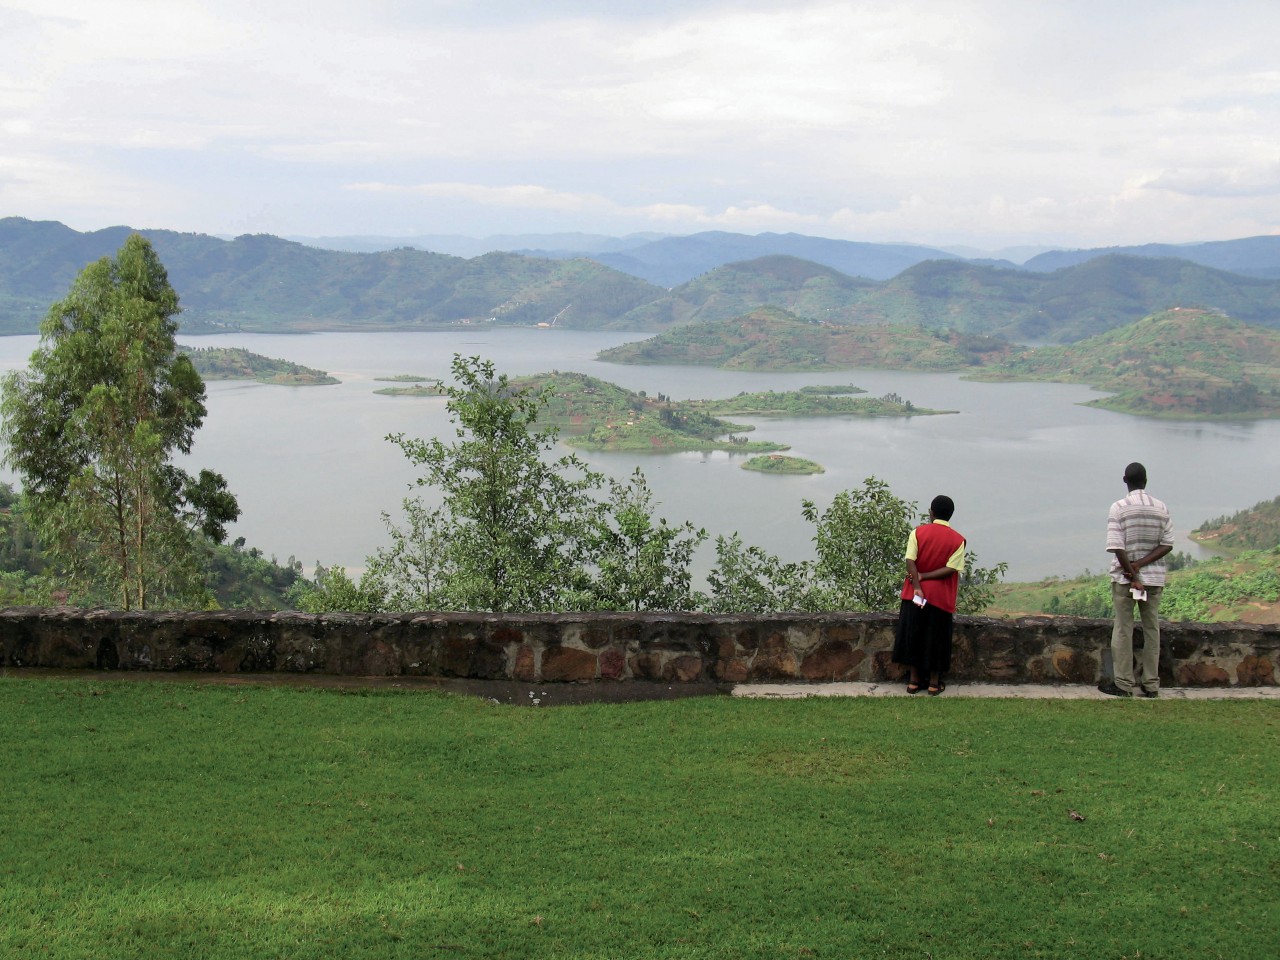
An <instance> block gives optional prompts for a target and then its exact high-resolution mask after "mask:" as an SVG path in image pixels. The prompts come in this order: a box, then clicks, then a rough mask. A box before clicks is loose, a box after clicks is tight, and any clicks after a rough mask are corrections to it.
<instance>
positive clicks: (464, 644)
mask: <svg viewBox="0 0 1280 960" xmlns="http://www.w3.org/2000/svg"><path fill="white" fill-rule="evenodd" d="M894 622H895V616H894V615H893V614H879V613H873V614H812V615H787V616H754V617H746V616H709V615H704V614H528V615H502V616H498V615H488V614H467V613H422V614H405V615H398V616H376V615H364V614H326V615H318V616H313V615H310V614H302V613H294V612H287V613H255V612H244V611H231V612H212V613H208V612H200V613H191V612H184V613H153V612H141V613H123V612H120V611H106V610H80V609H72V608H49V609H46V608H31V607H15V608H10V609H6V610H3V611H0V640H2V642H3V655H4V659H3V665H4V666H6V667H45V668H57V669H101V670H166V671H182V670H190V671H206V672H221V673H273V672H281V673H299V674H334V675H344V676H383V677H385V676H418V677H462V678H471V679H482V680H518V681H525V682H530V683H554V682H586V681H613V682H616V681H628V680H643V681H662V682H666V683H690V682H717V683H742V682H752V681H768V682H778V681H794V682H799V683H803V682H817V681H840V680H864V681H888V680H897V679H900V677H901V676H902V671H901V669H900V668H898V667H897V666H895V665H894V664H892V663H891V662H890V659H889V657H890V650H891V648H892V645H893V628H894ZM1110 638H1111V622H1110V621H1109V620H1086V619H1080V618H1075V617H1027V618H1022V619H1018V620H994V619H989V618H984V617H957V618H956V632H955V656H954V663H953V670H952V672H951V677H952V678H953V679H956V680H962V681H963V680H970V681H988V682H1001V683H1055V682H1062V683H1096V682H1097V681H1098V680H1099V679H1100V678H1101V677H1102V676H1103V674H1104V672H1106V670H1105V668H1106V666H1107V662H1108V660H1109V657H1110ZM1162 639H1163V643H1162V646H1163V647H1164V650H1163V654H1164V656H1163V657H1162V665H1161V674H1162V676H1163V678H1164V681H1165V682H1166V683H1174V684H1178V685H1181V686H1258V685H1267V686H1272V685H1275V684H1276V683H1277V678H1276V671H1275V664H1276V662H1277V657H1280V626H1256V625H1251V624H1240V623H1233V624H1191V623H1177V624H1167V625H1166V626H1165V627H1164V629H1163V631H1162Z"/></svg>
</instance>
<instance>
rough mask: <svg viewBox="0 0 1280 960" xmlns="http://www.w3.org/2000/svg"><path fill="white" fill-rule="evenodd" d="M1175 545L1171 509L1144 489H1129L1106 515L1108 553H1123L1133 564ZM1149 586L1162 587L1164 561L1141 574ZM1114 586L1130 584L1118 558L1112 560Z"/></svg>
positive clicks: (1150, 565)
mask: <svg viewBox="0 0 1280 960" xmlns="http://www.w3.org/2000/svg"><path fill="white" fill-rule="evenodd" d="M1162 544H1164V545H1167V546H1170V547H1171V546H1173V521H1171V520H1170V519H1169V508H1168V507H1166V506H1165V505H1164V504H1163V503H1161V502H1160V501H1159V500H1157V499H1156V498H1155V497H1153V496H1151V494H1149V493H1147V491H1145V490H1130V491H1129V495H1128V496H1127V497H1125V498H1124V499H1123V500H1117V501H1116V502H1115V503H1113V504H1112V505H1111V512H1110V513H1109V514H1108V515H1107V550H1108V551H1112V550H1123V551H1124V552H1125V554H1126V555H1127V556H1128V558H1129V562H1130V563H1137V562H1138V561H1139V560H1141V559H1142V558H1143V557H1145V556H1146V555H1147V554H1148V553H1150V552H1151V551H1152V550H1154V549H1155V548H1156V547H1158V546H1160V545H1162ZM1138 575H1139V577H1140V578H1141V579H1142V582H1143V583H1144V584H1146V585H1147V586H1148V587H1163V586H1164V576H1165V563H1164V558H1163V557H1161V558H1160V559H1159V560H1157V561H1155V562H1154V563H1150V564H1148V565H1147V566H1145V567H1142V568H1141V569H1140V570H1139V571H1138ZM1111 580H1112V582H1113V583H1127V582H1128V578H1127V577H1126V576H1125V575H1124V567H1122V566H1121V565H1120V560H1119V558H1116V559H1113V560H1112V561H1111Z"/></svg>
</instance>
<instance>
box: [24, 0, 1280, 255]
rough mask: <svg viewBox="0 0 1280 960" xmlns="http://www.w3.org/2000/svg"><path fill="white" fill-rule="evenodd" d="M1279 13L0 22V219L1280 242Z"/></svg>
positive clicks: (748, 11) (348, 7)
mask: <svg viewBox="0 0 1280 960" xmlns="http://www.w3.org/2000/svg"><path fill="white" fill-rule="evenodd" d="M1277 38H1280V2H1277V0H1247V2H1232V0H1156V2H1147V0H1120V2H1117V0H1101V2H1093V0H1080V2H1074V0H1058V2H1052V3H1050V2H1040V0H1009V2H1005V0H953V2H948V0H899V2H893V3H891V2H887V0H879V2H840V3H831V2H811V0H782V2H772V3H764V2H751V0H730V2H718V0H679V2H674V0H640V2H634V3H630V2H628V3H622V2H607V0H604V2H593V3H578V2H568V0H494V2H485V0H475V2H466V0H418V2H397V0H362V2H359V3H354V2H351V0H305V2H292V0H252V2H250V0H0V216H22V217H28V218H31V219H47V220H60V221H62V222H64V223H66V224H68V225H70V226H72V227H75V228H76V229H79V230H88V229H97V228H100V227H103V226H108V225H113V224H128V225H130V226H135V227H152V228H160V227H163V228H170V229H176V230H186V231H200V232H205V233H214V234H221V235H237V234H241V233H274V234H279V235H286V236H296V235H308V236H320V235H339V234H380V235H392V236H410V235H414V234H428V233H457V234H464V235H469V236H477V237H483V236H487V235H490V234H496V233H527V232H551V231H574V230H576V231H585V232H592V233H607V234H614V235H622V234H629V233H634V232H640V231H657V232H663V233H678V234H682V233H694V232H698V231H702V230H731V231H737V232H743V233H759V232H763V231H778V232H787V231H795V232H799V233H808V234H814V235H819V236H829V237H839V238H843V239H852V240H869V241H912V242H919V243H927V244H933V245H955V244H969V245H973V246H977V247H981V248H984V249H988V250H990V249H996V248H999V247H1003V246H1009V245H1018V244H1052V245H1062V246H1105V245H1111V244H1127V243H1137V242H1147V241H1161V242H1185V241H1193V240H1219V239H1228V238H1234V237H1244V236H1253V235H1258V234H1275V233H1280V51H1278V48H1277Z"/></svg>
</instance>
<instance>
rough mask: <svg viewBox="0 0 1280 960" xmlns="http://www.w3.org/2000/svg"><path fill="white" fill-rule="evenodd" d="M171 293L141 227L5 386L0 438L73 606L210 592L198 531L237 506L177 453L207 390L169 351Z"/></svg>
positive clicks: (105, 261) (194, 598)
mask: <svg viewBox="0 0 1280 960" xmlns="http://www.w3.org/2000/svg"><path fill="white" fill-rule="evenodd" d="M178 310H179V307H178V296H177V294H176V293H175V292H174V290H173V287H172V286H170V284H169V280H168V276H167V274H166V272H165V269H164V266H163V265H162V264H161V263H160V260H159V258H158V257H157V256H156V253H155V251H154V250H153V249H152V247H151V244H150V243H148V242H147V240H146V239H145V238H143V237H141V236H139V235H138V234H134V235H132V236H130V237H129V238H128V240H126V241H125V244H124V246H123V247H121V248H120V250H119V251H118V252H117V253H116V255H115V256H114V257H104V258H102V259H101V260H98V261H97V262H95V263H91V264H89V265H88V266H87V267H85V268H84V270H82V271H81V272H80V274H79V276H78V277H76V279H75V282H74V283H73V284H72V287H71V290H70V291H69V293H68V294H67V296H66V297H65V298H64V299H62V300H60V301H58V302H56V303H54V304H53V305H52V306H51V307H50V309H49V312H48V315H47V316H46V317H45V319H44V321H43V323H42V324H41V326H40V342H39V345H38V346H37V348H36V350H35V352H34V353H33V354H32V355H31V360H30V364H29V366H28V368H27V369H25V370H18V371H14V372H12V373H10V374H8V375H7V376H6V377H5V378H4V382H3V388H2V390H3V397H2V399H0V413H3V426H2V427H0V436H2V437H3V440H4V441H5V443H6V446H7V449H6V451H5V455H4V458H5V462H6V463H7V464H8V465H9V466H11V467H12V468H13V469H14V470H16V471H17V472H18V473H19V474H20V475H21V476H22V479H23V488H24V491H23V492H24V496H25V497H26V498H27V504H28V509H29V512H30V515H31V517H32V518H33V520H34V522H35V524H36V526H37V529H38V532H39V537H40V540H41V542H42V543H43V544H44V547H45V550H46V551H47V553H48V556H49V559H50V561H51V562H52V564H53V566H54V569H55V570H56V571H57V572H58V573H59V574H60V575H61V576H62V577H64V578H65V580H66V582H67V586H68V587H69V588H70V589H71V591H72V595H73V597H74V598H75V599H76V600H77V601H80V602H103V603H114V604H117V605H119V606H120V607H121V608H123V609H126V610H129V609H145V608H147V607H153V606H157V605H174V604H180V603H183V604H190V603H195V602H200V601H201V600H203V599H204V597H205V592H204V590H203V584H202V574H201V570H200V567H199V562H198V559H197V557H198V555H197V552H196V551H195V546H196V543H195V538H197V537H201V536H207V537H209V538H211V539H213V540H217V541H221V540H222V539H224V538H225V534H226V524H227V523H229V522H231V521H233V520H234V519H235V518H236V517H237V516H238V515H239V507H238V505H237V504H236V500H235V497H234V496H232V495H231V494H230V493H229V492H228V491H227V486H226V482H225V480H223V478H222V477H221V476H220V475H219V474H216V473H213V472H211V471H208V470H202V471H201V472H200V474H199V475H198V476H196V477H193V476H191V475H189V474H187V473H186V472H185V471H184V470H182V469H180V468H179V467H177V466H176V465H175V464H174V463H173V462H172V460H173V457H174V455H175V454H178V453H182V454H187V453H190V451H191V445H192V441H193V439H194V437H195V433H196V431H197V430H198V429H199V427H200V425H201V424H202V423H203V422H204V416H205V412H206V411H205V404H204V400H205V390H204V383H203V382H202V381H201V379H200V375H199V374H198V373H196V370H195V368H194V367H193V366H192V365H191V361H190V360H188V359H187V357H186V356H184V355H183V354H182V353H180V352H179V351H178V349H177V344H176V342H175V339H174V335H175V333H176V331H177V322H176V321H175V320H174V317H175V316H176V315H177V313H178Z"/></svg>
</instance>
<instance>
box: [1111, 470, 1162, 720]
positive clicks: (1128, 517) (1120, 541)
mask: <svg viewBox="0 0 1280 960" xmlns="http://www.w3.org/2000/svg"><path fill="white" fill-rule="evenodd" d="M1124 482H1125V485H1126V486H1127V487H1128V488H1129V495H1128V496H1127V497H1125V498H1124V499H1123V500H1117V501H1116V502H1115V503H1113V504H1112V505H1111V512H1110V513H1109V514H1108V515H1107V552H1108V553H1110V554H1112V555H1113V556H1114V558H1115V559H1113V560H1112V561H1111V599H1112V601H1113V603H1114V604H1115V610H1116V616H1115V623H1114V625H1113V626H1112V629H1111V663H1112V673H1113V674H1114V676H1113V678H1112V679H1111V680H1106V681H1103V682H1102V683H1101V684H1099V685H1098V689H1099V690H1101V691H1102V692H1103V693H1105V694H1107V695H1109V696H1113V697H1131V696H1133V694H1134V689H1135V687H1136V688H1137V689H1138V691H1139V692H1140V693H1141V694H1142V695H1143V696H1144V697H1158V696H1160V594H1161V593H1162V592H1163V591H1164V576H1165V565H1164V556H1165V554H1167V553H1168V552H1169V551H1170V550H1172V549H1173V523H1172V521H1170V519H1169V509H1168V507H1166V506H1165V505H1164V504H1163V503H1161V502H1160V501H1159V500H1157V499H1156V498H1155V497H1153V496H1151V495H1150V494H1149V493H1147V489H1146V487H1147V468H1146V467H1144V466H1143V465H1142V464H1140V463H1131V464H1129V465H1128V466H1127V467H1125V468H1124ZM1134 604H1137V606H1138V610H1139V612H1140V614H1141V616H1142V676H1141V678H1140V679H1139V680H1137V681H1135V680H1134V675H1133V607H1134Z"/></svg>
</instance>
